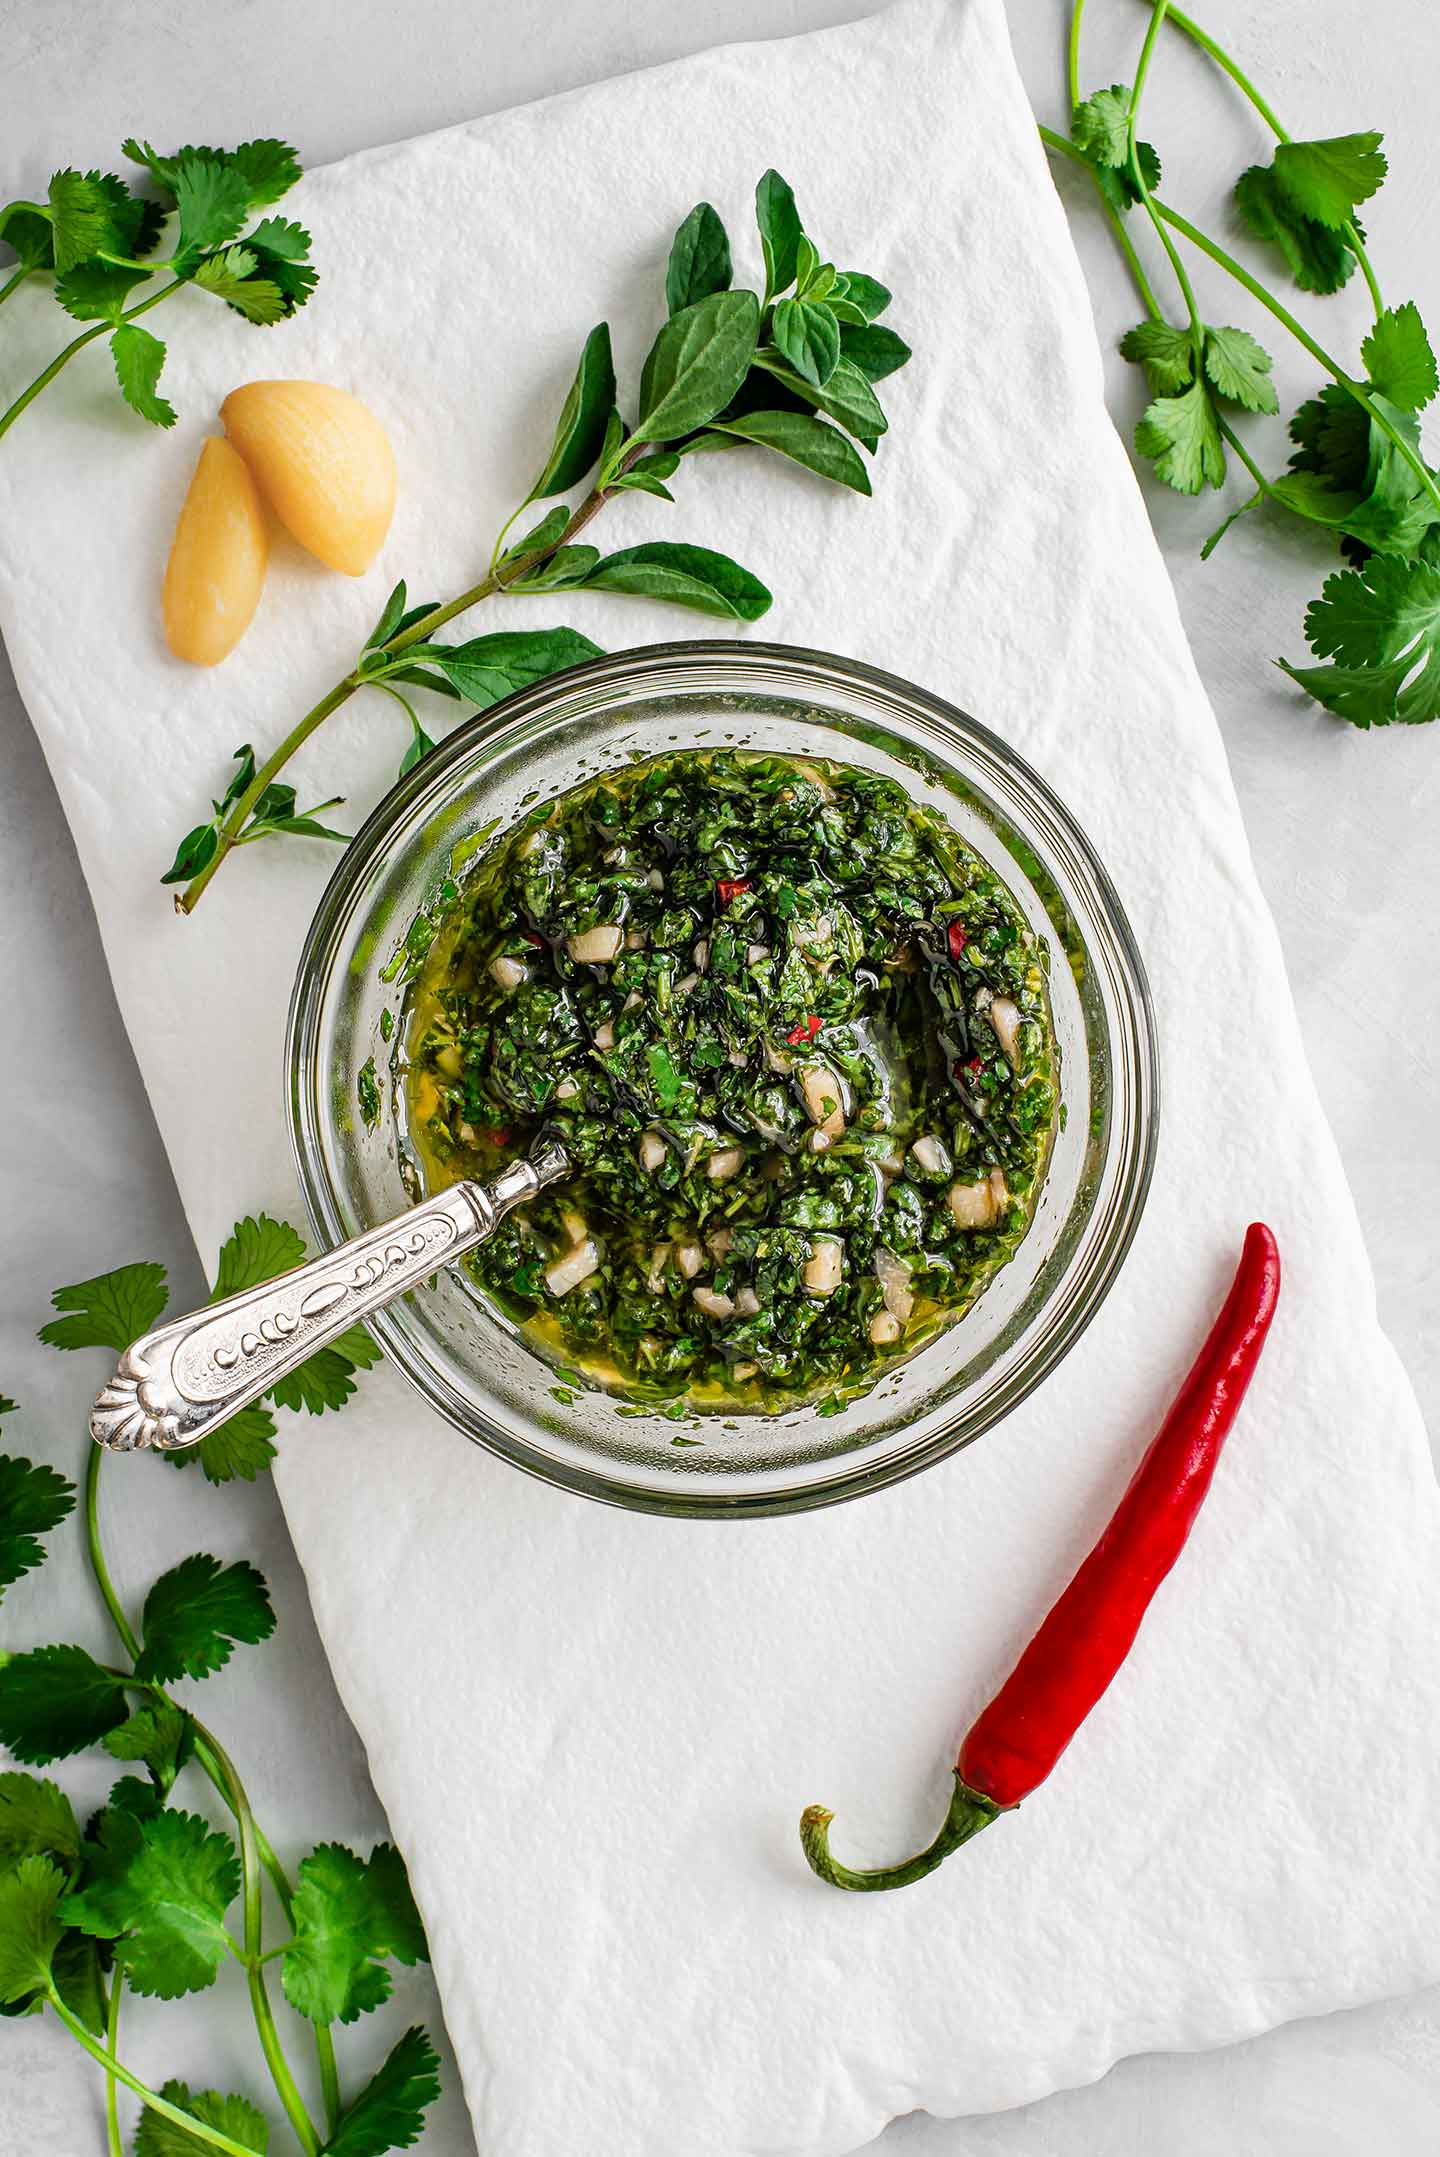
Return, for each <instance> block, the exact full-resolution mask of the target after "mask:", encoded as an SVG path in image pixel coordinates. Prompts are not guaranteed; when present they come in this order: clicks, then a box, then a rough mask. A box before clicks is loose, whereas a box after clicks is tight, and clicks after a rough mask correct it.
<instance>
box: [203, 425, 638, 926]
mask: <svg viewBox="0 0 1440 2157" xmlns="http://www.w3.org/2000/svg"><path fill="white" fill-rule="evenodd" d="M647 446H648V447H651V448H653V447H654V446H655V445H654V444H649V445H647V444H643V443H637V444H636V445H635V447H634V449H633V451H631V452H629V453H627V455H626V456H624V457H622V458H621V460H620V463H619V465H618V466H617V467H616V470H615V473H614V475H613V477H615V478H618V477H619V476H620V474H621V473H622V472H625V471H628V470H629V468H630V466H631V464H632V463H634V462H635V461H636V459H638V458H639V457H640V456H642V455H643V454H644V451H645V449H646V447H647ZM608 499H609V494H608V490H607V488H606V487H594V488H592V489H591V491H590V493H589V494H587V495H586V497H585V499H584V501H583V502H582V503H581V504H580V506H579V507H578V509H576V510H575V511H574V513H573V514H572V516H571V518H570V521H569V523H568V524H567V525H566V527H565V529H564V531H563V532H561V534H560V535H559V537H558V538H557V539H555V540H553V541H552V542H551V543H550V544H549V545H548V546H544V547H534V548H532V549H531V551H530V552H529V553H528V554H522V555H518V556H517V557H516V559H515V561H514V563H513V564H512V566H511V571H510V574H509V575H508V576H502V575H501V574H500V572H499V571H498V570H493V571H487V573H486V574H485V575H484V576H483V577H482V578H481V579H480V581H479V583H478V584H472V585H471V586H470V587H469V589H468V590H467V591H463V592H461V593H460V594H459V596H458V597H457V598H455V599H450V600H447V601H446V602H445V603H444V605H443V606H438V607H432V608H431V610H430V612H429V613H428V614H426V615H423V616H422V617H421V619H420V620H419V621H418V622H414V623H412V625H411V626H410V628H409V629H407V630H405V631H404V632H403V634H401V635H399V636H395V637H391V639H390V641H389V642H388V643H387V644H385V645H384V646H383V647H382V649H383V650H385V651H387V652H390V653H392V654H394V655H396V656H398V655H399V654H400V653H401V652H404V651H408V650H409V648H410V646H411V645H412V644H423V643H424V642H425V641H426V639H427V638H429V637H430V636H431V635H432V634H433V633H434V631H435V630H437V629H443V628H444V626H445V624H446V623H447V622H453V621H454V620H455V618H456V616H457V615H460V614H466V613H468V612H469V610H470V609H471V607H476V606H478V605H479V604H480V602H481V600H482V599H489V598H490V597H491V596H492V594H494V593H496V592H503V591H506V590H508V589H509V587H510V586H511V585H512V584H515V583H517V582H518V581H519V579H520V578H521V577H523V576H525V575H526V574H527V573H528V571H530V570H532V569H537V568H538V567H539V566H540V564H541V563H542V562H548V561H549V559H550V557H551V555H552V554H557V553H558V552H559V550H560V549H561V547H568V546H569V545H570V543H571V541H572V540H573V539H574V538H575V537H576V535H577V534H578V533H580V532H583V531H584V529H585V527H586V525H587V524H588V523H589V522H590V520H591V518H592V517H594V516H596V515H598V513H599V511H600V510H601V508H602V507H603V506H604V504H605V502H606V501H607V500H608ZM511 521H512V522H513V521H514V520H513V519H512V520H511ZM368 686H370V684H369V682H368V680H367V677H365V676H364V675H362V674H361V673H360V672H359V670H358V668H357V669H353V670H352V671H351V672H350V673H349V674H347V675H345V676H344V678H343V679H342V680H340V681H338V682H336V684H335V686H334V688H333V689H330V690H327V691H326V693H325V695H324V696H323V697H321V699H320V701H319V703H318V704H313V705H312V706H311V707H310V709H309V711H308V712H306V714H305V716H304V718H303V719H299V720H297V721H296V723H295V725H294V726H293V727H292V728H291V729H290V732H289V733H288V734H287V735H286V736H285V738H284V740H283V741H282V742H281V743H280V745H279V747H278V748H276V749H274V750H272V751H271V753H270V755H269V756H268V757H267V758H266V759H265V762H264V763H263V764H262V765H261V766H260V767H259V769H258V770H257V772H256V773H255V776H254V778H253V779H252V780H251V781H250V784H249V785H248V786H247V787H246V789H245V791H244V793H243V794H241V795H240V797H239V799H238V800H237V801H236V802H235V804H234V806H233V807H232V808H231V810H230V812H229V814H228V815H227V816H226V818H225V820H224V822H223V823H222V824H221V826H220V830H219V834H218V844H217V845H216V848H215V851H214V853H213V854H212V855H211V857H210V859H209V860H208V861H207V862H206V864H205V866H204V868H203V869H200V870H198V871H197V872H196V874H195V875H194V876H192V877H191V879H190V881H189V883H188V884H187V885H186V886H185V888H184V890H183V891H179V892H177V893H176V895H175V911H176V913H177V914H192V913H193V912H194V911H195V908H196V907H197V906H198V905H199V903H200V900H201V898H202V897H203V896H204V892H205V887H206V885H207V884H208V883H209V882H210V879H211V878H212V877H213V876H214V874H215V872H216V870H217V869H218V868H219V867H220V864H221V862H222V861H224V859H225V857H226V855H227V854H228V853H230V851H231V850H232V848H233V847H234V846H235V845H236V844H237V843H238V841H239V837H240V832H241V830H242V829H243V827H244V824H245V820H246V818H247V817H248V816H249V814H250V812H251V810H252V809H253V808H254V806H255V804H256V802H257V801H258V800H259V799H260V796H261V795H262V794H263V793H264V791H265V789H266V787H267V786H269V785H270V784H271V782H272V781H273V780H274V779H275V777H276V776H277V774H278V773H280V772H281V771H283V770H284V768H285V766H286V765H287V764H288V763H289V761H290V759H291V757H292V756H294V754H295V752H296V750H297V749H299V748H300V747H301V746H302V745H303V744H304V743H305V742H307V741H308V740H309V738H310V736H311V735H312V734H313V733H314V732H315V729H316V728H317V727H319V726H323V725H324V723H325V721H326V720H327V719H328V718H329V717H330V715H331V713H332V712H336V711H338V710H339V709H340V706H341V705H342V704H347V703H348V702H349V700H350V698H351V697H352V696H353V695H354V694H355V692H356V690H357V689H364V688H366V687H368Z"/></svg>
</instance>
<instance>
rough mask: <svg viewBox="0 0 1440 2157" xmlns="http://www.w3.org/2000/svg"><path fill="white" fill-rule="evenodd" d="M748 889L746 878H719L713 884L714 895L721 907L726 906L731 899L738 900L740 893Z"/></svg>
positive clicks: (748, 881)
mask: <svg viewBox="0 0 1440 2157" xmlns="http://www.w3.org/2000/svg"><path fill="white" fill-rule="evenodd" d="M749 889H750V879H749V877H748V876H721V877H718V878H717V879H716V883H715V895H716V897H717V898H718V899H719V901H720V904H721V905H722V906H728V905H729V904H730V901H731V900H732V899H738V898H739V896H740V894H741V892H742V891H748V890H749Z"/></svg>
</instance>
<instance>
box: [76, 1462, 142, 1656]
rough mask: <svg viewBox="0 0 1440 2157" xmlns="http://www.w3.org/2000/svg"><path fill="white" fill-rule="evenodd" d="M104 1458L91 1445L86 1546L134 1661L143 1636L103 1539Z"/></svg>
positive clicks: (115, 1623)
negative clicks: (116, 1580) (113, 1574)
mask: <svg viewBox="0 0 1440 2157" xmlns="http://www.w3.org/2000/svg"><path fill="white" fill-rule="evenodd" d="M104 1459H105V1449H104V1447H103V1446H98V1445H93V1444H92V1445H91V1446H89V1447H88V1449H87V1452H86V1459H85V1547H86V1549H87V1551H88V1552H89V1555H90V1570H91V1572H92V1573H93V1574H94V1575H95V1585H96V1587H97V1588H98V1589H99V1590H100V1594H101V1597H102V1598H103V1600H104V1604H105V1608H106V1609H107V1610H108V1611H109V1613H110V1622H111V1624H112V1625H113V1626H114V1628H115V1630H116V1632H117V1633H118V1634H119V1635H120V1642H121V1645H122V1647H123V1648H124V1650H125V1653H126V1654H127V1655H128V1656H129V1658H130V1660H131V1662H132V1663H134V1662H138V1661H139V1659H140V1638H139V1635H138V1634H137V1633H136V1631H135V1628H134V1626H133V1625H132V1624H131V1623H130V1620H129V1619H128V1618H127V1617H126V1615H125V1606H124V1604H123V1603H122V1602H121V1600H120V1598H119V1596H118V1595H117V1594H116V1592H115V1583H114V1581H113V1580H112V1579H111V1578H110V1568H109V1566H108V1565H107V1564H106V1562H105V1550H104V1546H103V1545H102V1543H101V1540H100V1469H101V1466H102V1464H103V1462H104Z"/></svg>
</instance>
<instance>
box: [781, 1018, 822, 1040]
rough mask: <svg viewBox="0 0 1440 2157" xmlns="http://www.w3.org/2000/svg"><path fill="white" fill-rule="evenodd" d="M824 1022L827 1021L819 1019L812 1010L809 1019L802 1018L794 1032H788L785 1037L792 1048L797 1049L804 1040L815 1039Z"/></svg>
mask: <svg viewBox="0 0 1440 2157" xmlns="http://www.w3.org/2000/svg"><path fill="white" fill-rule="evenodd" d="M824 1024H825V1021H824V1020H823V1019H817V1018H816V1016H815V1014H814V1012H813V1011H812V1012H811V1014H810V1016H809V1018H808V1019H802V1020H801V1021H800V1024H799V1025H798V1026H797V1027H796V1028H795V1029H794V1031H793V1032H792V1033H788V1034H786V1036H785V1039H786V1040H787V1041H788V1042H789V1044H790V1046H791V1048H792V1049H797V1048H799V1046H800V1044H801V1042H802V1041H813V1040H814V1039H815V1036H816V1034H818V1033H819V1031H820V1029H821V1027H822V1026H823V1025H824Z"/></svg>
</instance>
